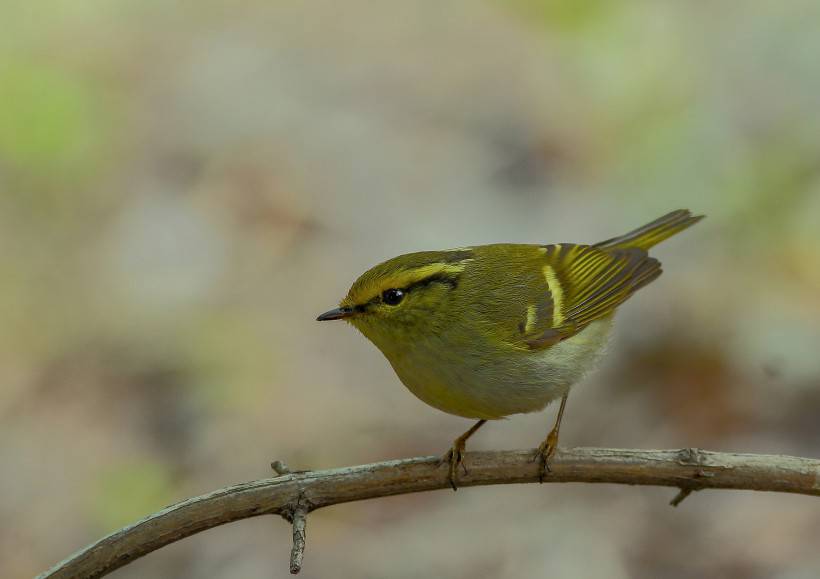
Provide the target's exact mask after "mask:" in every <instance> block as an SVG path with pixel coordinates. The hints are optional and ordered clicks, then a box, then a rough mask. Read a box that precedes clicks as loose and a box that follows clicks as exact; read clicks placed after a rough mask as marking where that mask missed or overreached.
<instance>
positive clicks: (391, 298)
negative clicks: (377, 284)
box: [382, 289, 404, 306]
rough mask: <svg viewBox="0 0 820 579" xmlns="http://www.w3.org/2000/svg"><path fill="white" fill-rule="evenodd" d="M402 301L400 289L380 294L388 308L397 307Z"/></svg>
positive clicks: (402, 295) (402, 294) (402, 293)
mask: <svg viewBox="0 0 820 579" xmlns="http://www.w3.org/2000/svg"><path fill="white" fill-rule="evenodd" d="M403 299H404V292H403V291H401V290H400V289H389V290H384V291H383V292H382V301H383V302H384V303H386V304H387V305H388V306H397V305H399V303H400V302H401V300H403Z"/></svg>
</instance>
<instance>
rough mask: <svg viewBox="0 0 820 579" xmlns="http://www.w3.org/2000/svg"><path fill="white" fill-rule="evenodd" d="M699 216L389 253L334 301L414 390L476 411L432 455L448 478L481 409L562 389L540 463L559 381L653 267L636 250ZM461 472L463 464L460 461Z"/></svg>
mask: <svg viewBox="0 0 820 579" xmlns="http://www.w3.org/2000/svg"><path fill="white" fill-rule="evenodd" d="M702 218H703V216H702V215H701V216H693V215H692V214H691V213H690V212H689V211H687V210H678V211H673V212H672V213H669V214H668V215H664V216H663V217H660V218H659V219H656V220H655V221H653V222H651V223H648V224H647V225H644V226H643V227H640V228H638V229H636V230H634V231H631V232H629V233H627V234H625V235H621V236H619V237H613V238H612V239H607V240H606V241H602V242H600V243H596V244H594V245H579V244H571V243H558V244H554V245H523V244H507V243H500V244H494V245H482V246H477V247H462V248H458V249H451V250H447V251H422V252H418V253H410V254H407V255H400V256H399V257H394V258H393V259H390V260H388V261H385V262H384V263H381V264H379V265H377V266H375V267H373V268H372V269H370V270H368V271H366V272H365V273H364V274H362V276H361V277H359V279H357V280H356V281H355V282H354V284H353V286H352V287H351V288H350V291H349V292H348V294H347V297H345V298H344V299H343V300H342V301H341V303H340V304H339V307H338V308H336V309H333V310H330V311H328V312H325V313H324V314H322V315H320V316H319V317H318V318H317V319H318V320H319V321H324V320H340V319H344V320H347V321H348V322H350V323H351V324H353V325H354V326H355V327H356V328H358V329H359V331H361V332H362V333H363V334H364V335H365V337H367V338H368V339H369V340H370V341H371V342H373V343H374V344H375V345H376V347H377V348H379V350H381V351H382V353H383V354H384V355H385V356H386V357H387V359H388V360H389V361H390V364H391V365H392V366H393V369H394V370H395V371H396V374H397V375H398V377H399V379H400V380H401V381H402V382H403V383H404V385H405V386H407V388H408V389H409V390H410V391H411V392H412V393H413V394H415V395H416V396H417V397H418V398H420V399H421V400H423V401H424V402H426V403H427V404H429V405H430V406H433V407H435V408H438V409H439V410H443V411H444V412H448V413H450V414H455V415H457V416H463V417H465V418H473V419H478V422H477V423H476V424H475V425H474V426H473V427H472V428H470V429H469V430H468V431H467V432H465V433H464V434H462V435H461V436H459V437H458V438H456V439H455V441H454V442H453V444H452V446H451V447H450V450H448V451H447V453H445V455H444V456H443V457H442V462H443V463H447V464H449V469H448V475H449V480H450V484H451V485H452V487H453V489H456V488H457V486H456V481H457V474H458V466H459V465H462V467H463V464H462V460H463V453H464V451H465V447H466V442H467V439H468V438H469V437H470V436H472V435H473V434H474V433H475V432H476V430H478V429H479V428H480V427H481V426H482V425H483V424H484V423H485V422H486V421H487V420H496V419H500V418H503V417H506V416H509V415H511V414H519V413H523V412H536V411H538V410H542V409H543V408H544V407H545V406H546V405H547V404H549V403H550V402H552V401H553V400H557V399H559V398H560V399H561V405H560V407H559V409H558V415H557V419H556V421H555V425H554V426H553V428H552V430H550V432H549V435H548V436H547V438H546V439H545V440H544V441H543V442H542V443H541V444H540V445H539V446H538V449H537V451H536V452H535V454H534V456H533V460H538V461H539V462H540V473H541V479H542V480H543V476H544V474H545V472H546V471H548V470H549V460H550V458H551V457H552V455H553V454H554V453H555V449H556V447H557V443H558V431H559V429H560V427H561V419H562V417H563V414H564V408H565V407H566V403H567V396H568V395H569V389H570V387H571V386H572V385H573V384H574V383H575V382H577V381H578V380H580V379H581V377H582V376H583V375H584V374H585V373H586V372H587V371H588V370H589V369H590V368H591V367H592V366H593V365H594V364H595V361H596V360H597V358H598V357H599V356H600V355H601V353H602V351H603V349H604V346H605V344H606V341H607V338H608V336H609V334H610V331H611V328H612V317H613V314H614V313H615V310H616V309H617V307H618V306H620V305H621V304H622V303H624V302H625V301H626V300H627V299H628V298H629V297H630V296H631V295H632V294H633V293H635V291H637V290H638V289H640V288H642V287H643V286H645V285H646V284H648V283H649V282H651V281H653V280H654V279H656V278H657V277H658V276H659V275H660V274H661V264H660V262H659V261H658V260H657V259H654V258H652V257H649V255H648V253H647V250H648V249H649V248H651V247H652V246H654V245H655V244H657V243H659V242H661V241H663V240H664V239H666V238H667V237H670V236H672V235H674V234H676V233H678V232H680V231H682V230H683V229H686V228H687V227H689V226H691V225H693V224H695V223H697V222H698V221H700V220H701V219H702ZM465 472H466V469H465Z"/></svg>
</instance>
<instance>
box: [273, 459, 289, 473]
mask: <svg viewBox="0 0 820 579" xmlns="http://www.w3.org/2000/svg"><path fill="white" fill-rule="evenodd" d="M270 467H271V468H272V469H273V470H274V472H275V473H276V474H278V475H279V476H285V475H286V474H290V468H289V467H288V465H286V464H285V463H284V461H281V460H274V461H273V462H272V463H270Z"/></svg>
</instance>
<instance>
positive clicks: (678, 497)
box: [669, 489, 695, 507]
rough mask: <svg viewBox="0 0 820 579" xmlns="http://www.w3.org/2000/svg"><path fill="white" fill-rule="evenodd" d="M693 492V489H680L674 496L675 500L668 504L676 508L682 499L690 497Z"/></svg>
mask: <svg viewBox="0 0 820 579" xmlns="http://www.w3.org/2000/svg"><path fill="white" fill-rule="evenodd" d="M693 492H695V489H681V490H680V492H679V493H678V494H676V495H675V498H673V499H672V500H671V501H669V504H670V505H672V506H673V507H677V506H678V505H679V504H681V503H682V502H683V499H685V498H686V497H688V496H689V495H691V494H692V493H693Z"/></svg>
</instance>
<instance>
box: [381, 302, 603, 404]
mask: <svg viewBox="0 0 820 579" xmlns="http://www.w3.org/2000/svg"><path fill="white" fill-rule="evenodd" d="M611 329H612V318H611V317H610V318H607V319H603V320H598V321H595V322H593V323H591V324H590V325H589V326H587V327H586V328H584V329H583V330H582V331H581V332H579V333H578V334H576V335H575V336H573V337H571V338H568V339H566V340H563V341H562V342H559V343H557V344H555V345H554V346H552V347H550V348H547V349H546V350H543V351H538V352H533V351H521V350H517V351H514V352H510V353H509V354H508V355H507V354H505V355H504V356H501V357H499V356H498V355H497V353H496V354H495V355H487V354H486V353H484V352H482V350H481V348H471V350H470V351H469V352H466V353H459V352H457V351H454V349H453V348H452V345H451V344H448V343H446V342H444V341H442V342H438V343H436V342H431V343H429V344H427V345H426V347H425V348H424V349H423V350H422V349H420V350H418V351H417V352H414V353H408V355H407V356H405V357H403V358H402V359H400V360H390V362H391V364H393V367H394V369H395V370H396V373H397V374H398V376H399V378H400V379H401V381H402V382H403V383H404V384H405V386H407V388H408V389H409V390H410V391H411V392H412V393H413V394H415V395H416V396H417V397H419V398H420V399H421V400H423V401H424V402H426V403H427V404H429V405H431V406H434V407H435V408H438V409H440V410H443V411H444V412H448V413H450V414H455V415H457V416H464V417H465V418H476V419H482V418H483V419H497V418H503V417H505V416H509V415H511V414H520V413H524V412H536V411H538V410H541V409H543V408H544V407H545V406H546V405H547V404H549V403H550V402H552V401H553V400H555V399H557V398H560V397H561V396H563V395H564V394H565V393H566V392H567V391H569V389H570V387H571V386H572V385H573V384H574V383H575V382H577V381H578V380H580V379H581V378H582V377H583V376H584V374H585V373H586V372H588V371H589V370H590V369H591V368H592V367H594V365H595V363H596V362H597V360H598V359H599V358H600V356H601V354H602V353H603V351H604V349H605V346H606V343H607V338H608V337H609V334H610V331H611ZM422 361H423V362H422Z"/></svg>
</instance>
